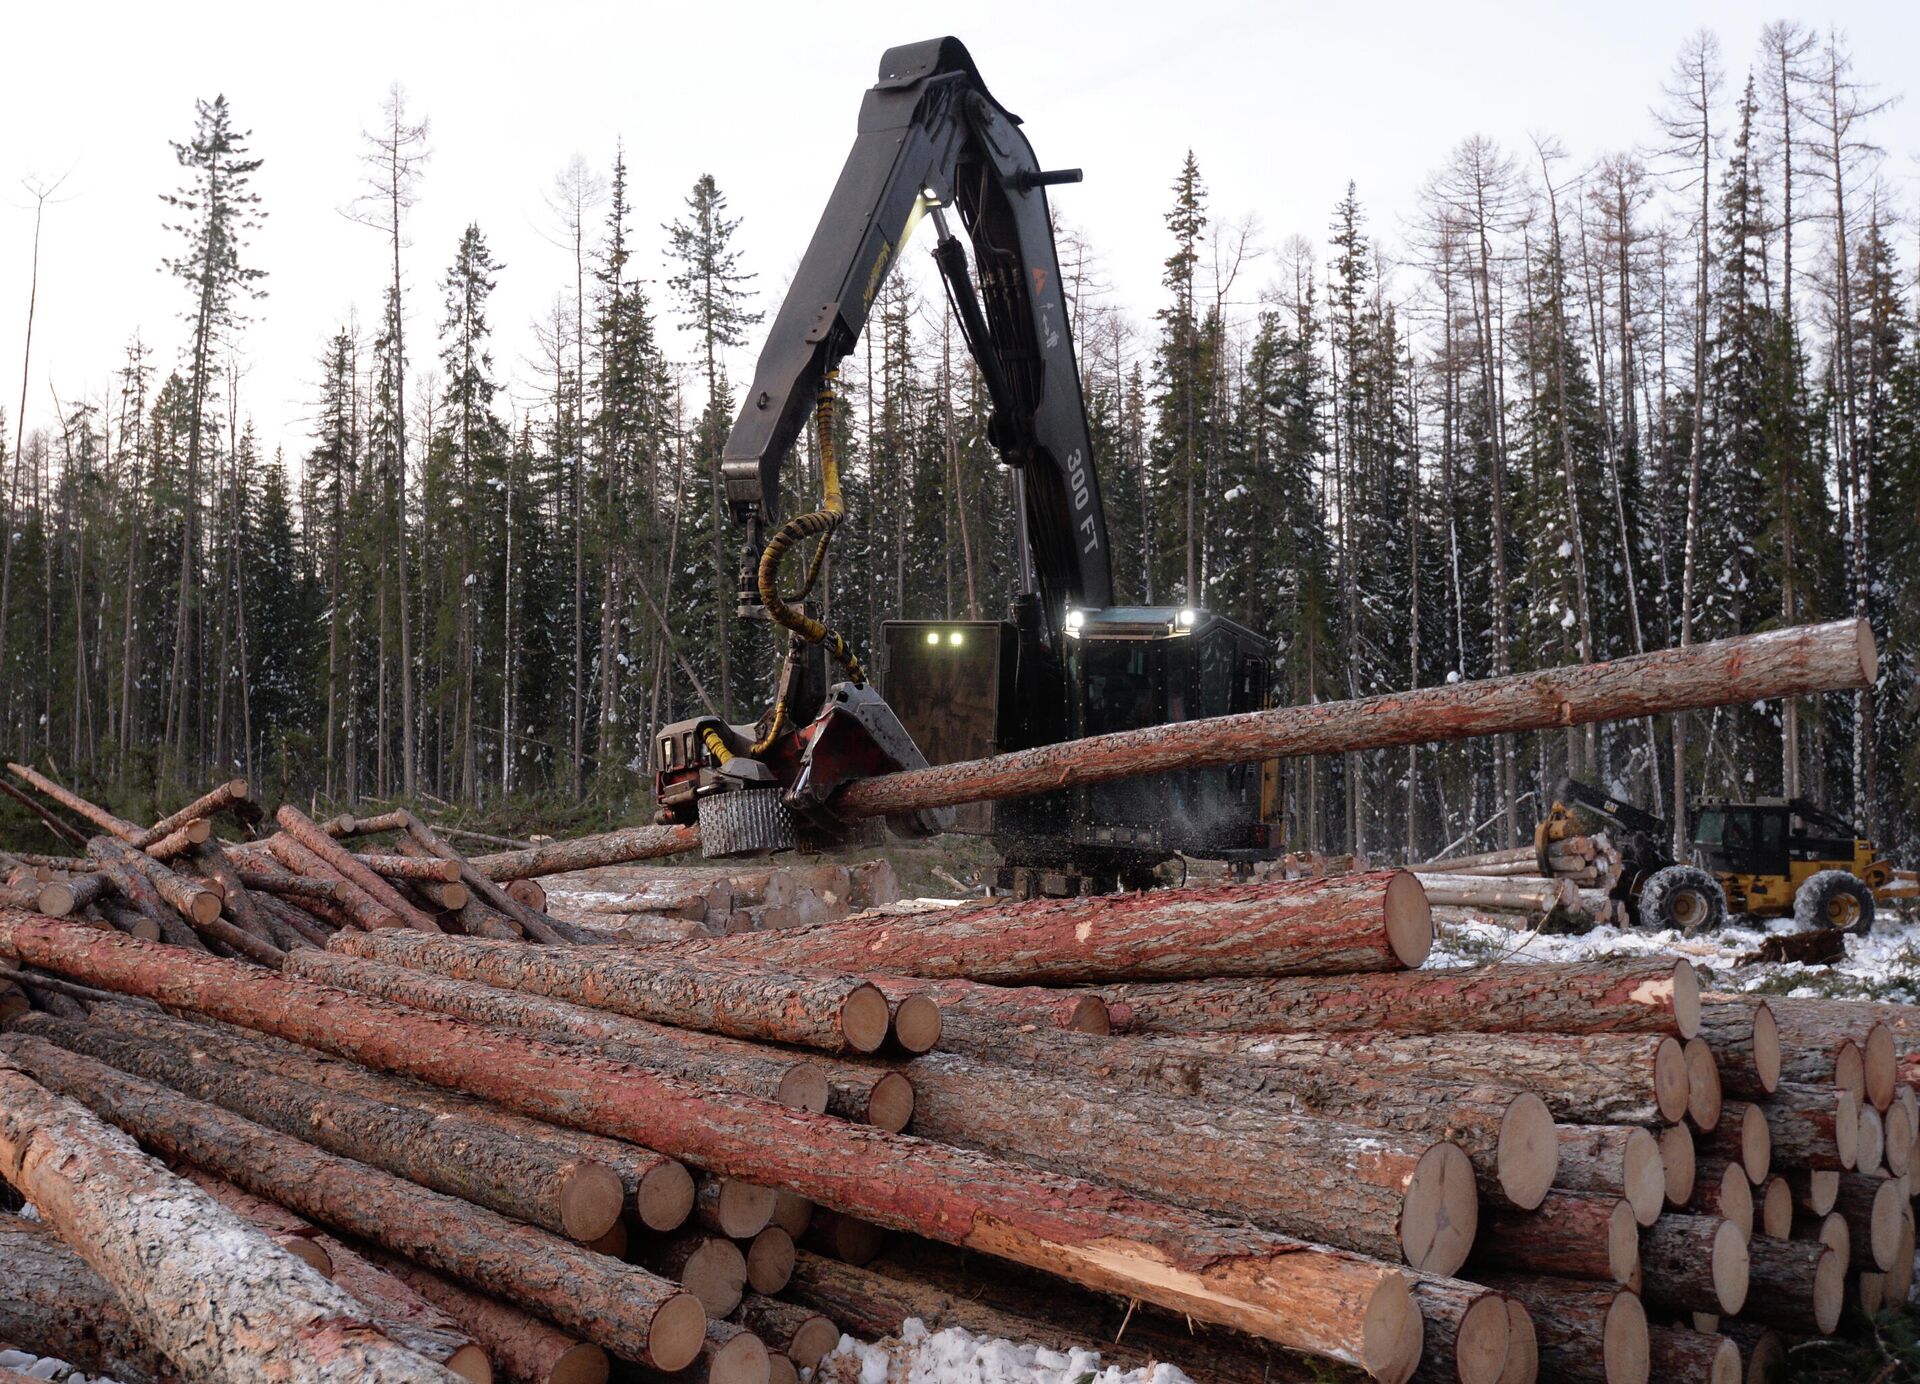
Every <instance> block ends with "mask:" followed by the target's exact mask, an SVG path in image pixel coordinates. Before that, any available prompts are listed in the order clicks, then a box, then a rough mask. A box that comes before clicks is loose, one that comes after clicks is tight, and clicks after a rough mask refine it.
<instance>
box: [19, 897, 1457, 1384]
mask: <svg viewBox="0 0 1920 1384" xmlns="http://www.w3.org/2000/svg"><path fill="white" fill-rule="evenodd" d="M0 952H4V953H6V954H9V955H12V956H15V957H17V958H19V959H22V960H24V961H27V962H28V963H30V964H33V965H38V966H42V967H44V968H45V969H49V970H54V971H58V972H60V973H62V974H68V975H76V974H77V977H78V978H80V979H83V980H86V981H88V982H89V983H92V984H96V985H101V986H103V987H104V988H108V989H112V990H116V991H119V992H121V993H126V994H136V995H140V996H143V997H145V998H160V997H162V996H164V997H165V999H166V1002H167V1003H169V1004H171V1005H174V1006H176V1007H180V1008H186V1009H190V1010H193V1011H195V1012H198V1013H201V1014H204V1015H206V1016H208V1017H211V1018H218V1019H224V1020H226V1021H228V1022H231V1023H239V1024H241V1025H242V1026H244V1027H248V1028H254V1029H258V1030H261V1031H264V1032H268V1033H272V1034H275V1035H276V1036H281V1037H291V1038H295V1039H298V1040H302V1041H305V1042H306V1043H308V1044H310V1045H312V1046H315V1047H320V1048H323V1049H325V1050H328V1051H331V1052H334V1053H337V1054H339V1055H341V1056H346V1057H351V1058H353V1059H355V1060H357V1061H360V1062H362V1063H365V1064H366V1065H369V1066H373V1067H377V1068H380V1069H382V1070H386V1071H394V1072H399V1073H402V1074H404V1075H409V1076H414V1077H418V1078H420V1079H422V1080H426V1081H430V1082H433V1083H434V1084H435V1085H440V1086H450V1087H453V1088H455V1089H459V1090H464V1091H467V1092H468V1093H470V1094H474V1095H479V1096H483V1097H485V1098H487V1099H490V1100H493V1101H495V1102H497V1103H499V1104H501V1105H503V1106H505V1107H507V1108H509V1109H512V1110H516V1111H518V1112H520V1113H522V1114H526V1115H531V1116H534V1117H536V1118H545V1119H548V1120H550V1121H553V1122H555V1123H560V1124H566V1125H569V1126H573V1127H585V1128H590V1129H592V1130H594V1131H595V1132H597V1133H601V1134H606V1135H611V1136H613V1137H624V1138H631V1139H634V1140H635V1141H636V1142H641V1141H643V1142H645V1143H646V1144H647V1145H648V1146H649V1147H651V1148H654V1149H656V1150H658V1151H659V1152H661V1153H665V1154H668V1155H671V1156H674V1157H681V1158H685V1159H687V1160H688V1161H691V1162H694V1163H696V1164H697V1165H699V1166H701V1167H703V1168H705V1169H706V1170H708V1171H712V1172H718V1173H723V1174H727V1175H731V1176H736V1177H744V1178H748V1179H751V1180H753V1181H757V1182H762V1183H767V1184H770V1185H773V1186H776V1187H783V1188H785V1189H786V1190H788V1191H792V1192H795V1193H797V1194H799V1195H801V1196H806V1197H809V1198H811V1199H812V1200H813V1201H815V1202H816V1203H819V1204H822V1205H825V1206H829V1207H833V1208H835V1209H837V1210H843V1211H846V1212H850V1213H853V1214H857V1215H861V1216H865V1217H868V1218H870V1219H873V1220H876V1221H880V1222H882V1223H884V1224H888V1225H891V1226H893V1227H894V1228H897V1229H900V1230H905V1231H909V1232H912V1233H914V1234H920V1235H925V1236H927V1237H929V1238H932V1239H941V1240H946V1241H949V1242H955V1243H961V1244H966V1245H970V1246H972V1247H973V1248H976V1249H979V1250H981V1251H983V1252H986V1253H990V1254H993V1255H996V1256H998V1257H1001V1258H1005V1259H1012V1260H1014V1261H1015V1262H1020V1263H1028V1264H1033V1265H1036V1266H1039V1267H1044V1268H1046V1269H1048V1270H1049V1271H1050V1272H1053V1273H1056V1274H1058V1275H1059V1276H1061V1277H1064V1278H1068V1279H1071V1280H1073V1281H1075V1282H1079V1283H1083V1284H1086V1285H1087V1286H1090V1287H1095V1288H1100V1289H1103V1290H1106V1291H1112V1292H1119V1293H1123V1294H1127V1295H1130V1296H1135V1297H1139V1298H1142V1299H1145V1300H1147V1301H1150V1302H1155V1303H1158V1304H1160V1305H1162V1306H1166V1307H1169V1308H1171V1309H1172V1310H1174V1311H1181V1312H1187V1313H1189V1314H1190V1315H1192V1316H1193V1317H1194V1318H1196V1319H1199V1320H1205V1321H1214V1322H1219V1323H1221V1324H1223V1325H1230V1326H1237V1327H1239V1328H1240V1329H1242V1330H1247V1331H1251V1332H1253V1333H1254V1334H1256V1335H1262V1336H1265V1337H1267V1338H1268V1339H1271V1340H1274V1341H1277V1342H1278V1343H1280V1344H1282V1345H1287V1346H1291V1347H1293V1348H1295V1349H1300V1350H1307V1351H1311V1352H1314V1353H1317V1354H1321V1355H1326V1356H1329V1357H1331V1358H1333V1359H1336V1360H1342V1361H1345V1362H1346V1363H1350V1364H1355V1365H1359V1366H1360V1367H1362V1368H1365V1369H1367V1370H1369V1371H1370V1372H1371V1373H1373V1374H1374V1375H1375V1376H1376V1377H1379V1378H1382V1379H1391V1380H1396V1381H1397V1380H1403V1379H1405V1378H1407V1377H1408V1376H1409V1375H1410V1374H1411V1373H1412V1370H1413V1368H1414V1365H1415V1363H1416V1362H1417V1360H1418V1359H1419V1354H1420V1350H1419V1337H1420V1328H1419V1318H1418V1312H1417V1309H1415V1308H1414V1306H1413V1301H1412V1295H1411V1293H1410V1291H1409V1290H1408V1288H1407V1284H1406V1281H1405V1279H1404V1278H1402V1277H1401V1276H1400V1275H1399V1274H1398V1273H1397V1272H1395V1271H1394V1270H1392V1269H1391V1268H1388V1267H1387V1266H1384V1265H1381V1264H1379V1263H1377V1262H1374V1261H1368V1260H1365V1259H1361V1258H1357V1257H1355V1256H1351V1255H1347V1254H1342V1253H1340V1252H1337V1251H1331V1250H1324V1249H1320V1248H1318V1247H1315V1246H1311V1245H1305V1244H1301V1243H1300V1242H1298V1241H1291V1240H1287V1239H1285V1238H1283V1237H1279V1236H1273V1235H1267V1234H1262V1233H1259V1232H1255V1231H1250V1230H1246V1229H1241V1228H1236V1227H1229V1226H1223V1225H1220V1224H1218V1223H1215V1222H1213V1221H1211V1220H1209V1219H1207V1218H1204V1217H1200V1216H1196V1215H1194V1214H1192V1213H1190V1212H1184V1211H1181V1210H1179V1209H1177V1208H1171V1207H1160V1206H1155V1205H1153V1204H1151V1203H1147V1202H1143V1201H1140V1200H1138V1199H1137V1198H1133V1197H1129V1196H1126V1195H1123V1194H1120V1193H1115V1192H1108V1191H1105V1190H1103V1189H1100V1188H1096V1187H1094V1186H1092V1185H1090V1184H1088V1183H1086V1182H1083V1181H1080V1180H1078V1179H1074V1178H1064V1177H1058V1176H1051V1175H1043V1174H1039V1173H1033V1172H1027V1171H1024V1170H1021V1169H1018V1168H1016V1167H1014V1166H1012V1165H1009V1164H1006V1163H1003V1162H1000V1161H998V1160H994V1159H988V1158H982V1157H980V1156H979V1155H975V1154H970V1153H967V1152H965V1151H962V1150H955V1149H949V1148H945V1147H943V1146H941V1145H938V1144H932V1143H928V1142H926V1141H924V1140H918V1139H910V1138H905V1137H902V1136H899V1135H888V1134H884V1133H881V1132H879V1131H876V1130H872V1129H868V1128H864V1127H861V1126H858V1125H850V1124H845V1123H843V1122H841V1121H838V1120H833V1119H829V1118H826V1117H823V1116H818V1115H805V1114H800V1113H797V1112H793V1111H788V1110H784V1109H782V1108H780V1107H778V1106H773V1105H769V1104H767V1103H765V1102H760V1101H755V1100H752V1099H751V1098H748V1097H743V1096H730V1097H728V1098H726V1099H724V1100H721V1099H715V1098H714V1097H713V1096H712V1095H710V1094H709V1093H707V1092H705V1091H702V1090H701V1089H699V1088H697V1087H692V1086H689V1085H686V1084H685V1083H682V1082H679V1081H675V1080H673V1079H671V1078H665V1077H660V1076H656V1075H653V1074H651V1073H648V1072H646V1071H644V1070H641V1069H637V1068H633V1067H626V1066H621V1065H619V1064H614V1063H607V1062H603V1061H595V1060H592V1059H588V1058H584V1057H582V1056H581V1055H579V1054H578V1053H576V1052H573V1051H569V1050H567V1049H565V1048H561V1047H557V1046H555V1045H552V1044H548V1043H543V1042H540V1041H538V1040H533V1039H526V1038H520V1037H513V1036H508V1035H502V1034H499V1033H497V1032H495V1031H493V1030H490V1029H487V1028H485V1027H483V1026H478V1025H473V1024H467V1023H462V1022H460V1021H458V1020H455V1019H451V1018H447V1017H445V1016H442V1015H436V1014H429V1013H423V1012H420V1011H417V1010H410V1009H406V1008H402V1007H399V1006H395V1005H391V1004H385V1003H382V1002H380V1001H376V1000H373V999H369V998H366V997H362V996H358V995H354V994H352V993H351V992H345V991H338V990H332V989H329V988H326V987H321V986H314V985H311V984H309V983H307V982H302V981H295V980H290V979H283V978H281V977H279V976H276V975H270V974H267V973H264V972H250V971H248V970H247V968H245V967H241V966H237V965H234V964H232V963H227V962H222V961H220V960H219V959H217V958H213V957H196V956H193V955H190V954H187V953H183V952H169V951H168V950H167V949H166V948H164V947H158V946H154V945H152V944H146V943H140V942H135V941H133V940H131V939H129V938H125V937H121V936H119V935H117V934H96V933H94V932H92V931H90V930H88V929H83V928H76V927H73V926H71V925H68V924H64V923H60V922H54V921H48V920H44V919H38V918H36V917H34V916H33V915H27V914H20V913H11V912H0ZM421 1195H423V1196H431V1195H432V1194H431V1193H422V1194H421Z"/></svg>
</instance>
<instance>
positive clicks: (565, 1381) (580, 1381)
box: [541, 1341, 612, 1384]
mask: <svg viewBox="0 0 1920 1384" xmlns="http://www.w3.org/2000/svg"><path fill="white" fill-rule="evenodd" d="M611 1372H612V1365H611V1363H610V1362H609V1361H608V1359H607V1353H606V1351H604V1350H602V1349H601V1348H600V1347H599V1346H597V1345H594V1344H592V1343H591V1342H588V1341H578V1342H576V1343H574V1344H573V1345H571V1346H568V1347H567V1348H566V1350H564V1351H562V1352H561V1353H560V1355H559V1356H557V1357H556V1358H555V1359H554V1362H553V1367H552V1368H551V1369H549V1370H548V1371H547V1374H546V1378H545V1380H544V1381H541V1384H607V1376H608V1375H609V1374H610V1373H611Z"/></svg>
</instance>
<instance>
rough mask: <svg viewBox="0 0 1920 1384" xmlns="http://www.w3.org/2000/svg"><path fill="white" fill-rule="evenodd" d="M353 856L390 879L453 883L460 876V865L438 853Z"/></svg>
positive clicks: (377, 873)
mask: <svg viewBox="0 0 1920 1384" xmlns="http://www.w3.org/2000/svg"><path fill="white" fill-rule="evenodd" d="M353 858H354V859H355V860H357V861H359V862H360V863H361V864H362V865H364V866H366V867H367V868H368V869H369V870H372V871H373V872H374V873H375V874H376V875H384V876H385V877H386V878H388V879H409V880H437V881H439V882H440V883H442V884H451V883H453V882H454V881H455V880H457V879H459V878H460V866H459V865H458V864H457V863H455V862H454V861H451V860H442V859H441V858H440V857H439V856H437V855H366V854H356V855H355V856H354V857H353Z"/></svg>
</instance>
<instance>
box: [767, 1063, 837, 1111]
mask: <svg viewBox="0 0 1920 1384" xmlns="http://www.w3.org/2000/svg"><path fill="white" fill-rule="evenodd" d="M829 1092H830V1088H829V1085H828V1082H827V1074H826V1073H825V1072H824V1071H822V1070H821V1069H820V1068H819V1067H817V1066H815V1065H814V1064H813V1063H811V1062H796V1063H794V1064H793V1066H791V1067H789V1068H788V1069H787V1070H786V1072H785V1073H784V1074H783V1075H782V1076H781V1078H780V1085H779V1086H778V1087H777V1088H776V1089H775V1091H774V1097H773V1098H774V1099H775V1100H777V1101H779V1102H780V1104H782V1105H784V1106H786V1107H787V1108H788V1109H790V1110H805V1111H807V1112H808V1113H810V1114H814V1115H818V1114H821V1113H822V1112H824V1111H825V1110H826V1108H827V1097H828V1095H829Z"/></svg>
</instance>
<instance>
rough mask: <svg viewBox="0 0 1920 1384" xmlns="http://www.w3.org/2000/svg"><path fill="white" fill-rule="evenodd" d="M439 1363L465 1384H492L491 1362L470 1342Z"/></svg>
mask: <svg viewBox="0 0 1920 1384" xmlns="http://www.w3.org/2000/svg"><path fill="white" fill-rule="evenodd" d="M441 1363H442V1364H443V1365H445V1366H446V1368H447V1369H449V1370H451V1371H453V1373H454V1374H455V1375H457V1376H458V1377H459V1378H461V1379H464V1380H466V1381H467V1384H493V1362H492V1361H490V1360H488V1359H487V1353H486V1352H485V1351H484V1350H482V1349H480V1347H479V1346H477V1345H475V1344H474V1343H473V1342H472V1341H468V1342H466V1343H465V1344H464V1345H462V1346H460V1347H459V1349H457V1350H455V1351H454V1352H453V1354H451V1355H449V1356H448V1357H447V1358H446V1359H445V1360H443V1361H441Z"/></svg>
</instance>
